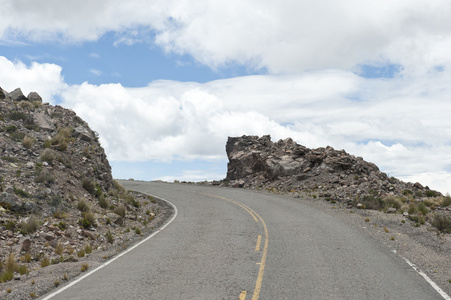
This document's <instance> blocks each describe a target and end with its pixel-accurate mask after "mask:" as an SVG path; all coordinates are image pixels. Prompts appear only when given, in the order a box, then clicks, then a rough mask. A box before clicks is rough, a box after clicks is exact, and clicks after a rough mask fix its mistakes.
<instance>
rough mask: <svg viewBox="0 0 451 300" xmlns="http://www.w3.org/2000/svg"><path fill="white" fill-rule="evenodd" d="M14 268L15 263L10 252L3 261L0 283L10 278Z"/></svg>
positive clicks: (15, 267) (15, 266) (12, 275)
mask: <svg viewBox="0 0 451 300" xmlns="http://www.w3.org/2000/svg"><path fill="white" fill-rule="evenodd" d="M16 269H17V265H16V261H15V259H14V254H13V253H10V254H9V255H8V257H7V259H6V261H5V266H4V270H3V272H2V273H1V274H0V283H1V282H6V281H10V280H12V279H13V277H14V271H15V270H16Z"/></svg>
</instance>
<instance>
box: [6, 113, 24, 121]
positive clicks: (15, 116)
mask: <svg viewBox="0 0 451 300" xmlns="http://www.w3.org/2000/svg"><path fill="white" fill-rule="evenodd" d="M8 117H9V119H10V120H14V121H18V120H23V121H25V120H27V115H25V114H24V113H23V112H21V111H13V112H11V113H9V115H8Z"/></svg>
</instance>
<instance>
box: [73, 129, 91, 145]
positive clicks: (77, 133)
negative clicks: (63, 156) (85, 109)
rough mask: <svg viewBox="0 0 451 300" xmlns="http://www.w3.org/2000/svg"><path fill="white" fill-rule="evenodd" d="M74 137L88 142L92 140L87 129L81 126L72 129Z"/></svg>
mask: <svg viewBox="0 0 451 300" xmlns="http://www.w3.org/2000/svg"><path fill="white" fill-rule="evenodd" d="M73 135H74V137H76V138H79V139H80V140H83V141H87V142H90V141H91V140H92V135H91V133H90V132H89V130H88V129H86V128H84V127H83V126H78V127H76V128H74V133H73Z"/></svg>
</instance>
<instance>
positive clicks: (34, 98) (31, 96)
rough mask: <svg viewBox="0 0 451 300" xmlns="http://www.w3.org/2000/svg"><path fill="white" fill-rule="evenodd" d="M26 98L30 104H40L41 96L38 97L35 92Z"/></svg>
mask: <svg viewBox="0 0 451 300" xmlns="http://www.w3.org/2000/svg"><path fill="white" fill-rule="evenodd" d="M27 98H28V100H29V101H32V102H35V101H36V102H39V103H42V98H41V96H39V94H38V93H36V92H31V93H29V94H28V97H27Z"/></svg>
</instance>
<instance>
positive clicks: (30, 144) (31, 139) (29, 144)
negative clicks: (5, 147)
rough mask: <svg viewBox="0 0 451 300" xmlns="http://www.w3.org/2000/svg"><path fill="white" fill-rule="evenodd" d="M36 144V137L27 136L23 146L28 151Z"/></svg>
mask: <svg viewBox="0 0 451 300" xmlns="http://www.w3.org/2000/svg"><path fill="white" fill-rule="evenodd" d="M35 142H36V139H35V138H34V137H31V136H28V135H26V136H25V137H24V138H23V140H22V146H24V147H25V148H27V149H31V148H33V146H34V143H35Z"/></svg>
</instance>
